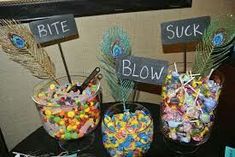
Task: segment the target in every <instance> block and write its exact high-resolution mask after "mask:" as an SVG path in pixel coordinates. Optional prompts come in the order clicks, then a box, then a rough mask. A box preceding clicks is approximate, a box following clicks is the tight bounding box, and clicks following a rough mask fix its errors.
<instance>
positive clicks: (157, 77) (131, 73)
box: [117, 56, 168, 85]
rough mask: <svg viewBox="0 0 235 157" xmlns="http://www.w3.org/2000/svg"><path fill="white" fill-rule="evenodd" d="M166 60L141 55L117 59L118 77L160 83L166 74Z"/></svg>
mask: <svg viewBox="0 0 235 157" xmlns="http://www.w3.org/2000/svg"><path fill="white" fill-rule="evenodd" d="M167 69H168V62H167V61H163V60H156V59H150V58H143V57H134V56H128V57H123V58H119V59H118V61H117V73H118V75H119V77H120V78H122V79H128V80H133V81H137V82H143V83H149V84H156V85H161V84H162V82H163V80H164V79H165V76H166V74H167Z"/></svg>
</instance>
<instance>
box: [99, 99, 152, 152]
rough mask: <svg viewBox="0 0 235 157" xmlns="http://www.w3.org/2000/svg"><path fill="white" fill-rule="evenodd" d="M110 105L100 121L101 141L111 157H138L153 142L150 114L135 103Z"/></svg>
mask: <svg viewBox="0 0 235 157" xmlns="http://www.w3.org/2000/svg"><path fill="white" fill-rule="evenodd" d="M126 108H127V111H125V112H123V104H122V103H117V104H115V105H112V106H111V107H110V108H109V109H108V110H107V111H106V113H105V115H104V118H103V120H102V141H103V144H104V147H105V148H106V149H107V151H108V153H109V154H110V155H111V156H115V157H125V156H131V157H140V156H143V155H144V154H145V153H146V152H147V151H148V150H149V148H150V145H151V143H152V140H153V120H152V117H151V114H150V112H149V111H148V109H146V108H145V107H144V106H142V105H140V104H137V103H127V104H126Z"/></svg>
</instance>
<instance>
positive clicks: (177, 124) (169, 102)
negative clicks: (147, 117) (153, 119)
mask: <svg viewBox="0 0 235 157" xmlns="http://www.w3.org/2000/svg"><path fill="white" fill-rule="evenodd" d="M212 72H213V70H211V72H210V74H209V75H207V76H205V77H200V74H193V73H191V71H190V72H187V73H181V74H180V73H178V70H177V68H176V65H175V70H169V72H168V75H167V77H166V79H165V83H164V84H163V86H162V104H161V121H162V123H161V131H162V133H163V137H164V140H165V142H166V144H167V146H168V148H169V149H171V150H173V151H175V152H177V153H181V154H187V153H193V152H195V151H196V150H197V149H198V148H199V147H198V146H199V145H201V144H203V143H205V142H206V141H207V140H208V138H209V137H210V134H211V130H212V126H213V124H214V120H215V111H216V107H217V104H218V99H219V95H220V91H221V88H222V82H223V77H222V75H221V74H220V73H218V72H217V73H216V72H214V74H213V75H211V74H212ZM198 76H199V77H198Z"/></svg>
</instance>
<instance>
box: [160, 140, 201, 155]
mask: <svg viewBox="0 0 235 157" xmlns="http://www.w3.org/2000/svg"><path fill="white" fill-rule="evenodd" d="M163 141H164V143H165V145H166V148H167V149H168V150H170V151H172V152H174V153H176V154H178V155H177V157H183V156H184V155H190V154H193V153H195V152H196V151H197V150H198V149H199V146H193V145H187V144H185V145H184V144H180V143H177V142H175V141H172V140H169V139H167V138H165V137H163Z"/></svg>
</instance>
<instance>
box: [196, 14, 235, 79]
mask: <svg viewBox="0 0 235 157" xmlns="http://www.w3.org/2000/svg"><path fill="white" fill-rule="evenodd" d="M234 44H235V18H234V17H232V16H225V17H222V18H221V17H220V18H214V19H211V24H210V25H209V26H208V28H207V29H206V30H205V32H204V34H203V38H202V42H201V43H199V44H198V46H197V48H196V57H195V61H194V64H193V69H192V70H193V72H194V73H200V74H201V75H203V76H206V75H208V74H209V73H210V71H211V69H217V68H218V67H219V66H220V65H221V64H222V63H223V62H224V61H225V60H226V59H227V58H228V57H229V53H230V51H231V49H232V48H233V45H234Z"/></svg>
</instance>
